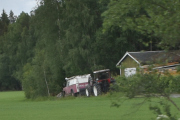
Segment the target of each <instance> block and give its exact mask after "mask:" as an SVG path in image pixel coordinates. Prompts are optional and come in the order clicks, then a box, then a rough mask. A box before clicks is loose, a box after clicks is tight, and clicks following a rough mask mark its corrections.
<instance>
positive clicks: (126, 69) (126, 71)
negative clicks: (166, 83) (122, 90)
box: [124, 68, 136, 77]
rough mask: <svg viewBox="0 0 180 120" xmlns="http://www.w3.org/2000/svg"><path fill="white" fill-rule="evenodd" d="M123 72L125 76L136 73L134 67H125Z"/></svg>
mask: <svg viewBox="0 0 180 120" xmlns="http://www.w3.org/2000/svg"><path fill="white" fill-rule="evenodd" d="M124 73H125V76H126V77H129V76H132V75H134V74H136V68H125V69H124Z"/></svg>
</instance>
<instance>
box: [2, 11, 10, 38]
mask: <svg viewBox="0 0 180 120" xmlns="http://www.w3.org/2000/svg"><path fill="white" fill-rule="evenodd" d="M0 25H1V27H0V36H1V35H3V34H4V33H5V32H7V28H8V25H9V19H8V15H7V14H6V12H5V10H4V9H3V13H2V14H1V19H0Z"/></svg>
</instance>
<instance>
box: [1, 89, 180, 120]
mask: <svg viewBox="0 0 180 120" xmlns="http://www.w3.org/2000/svg"><path fill="white" fill-rule="evenodd" d="M112 99H113V98H110V97H109V96H108V95H103V96H101V97H90V98H86V97H77V98H65V99H51V100H46V101H41V100H40V99H39V100H36V101H31V100H27V99H26V98H25V97H24V92H22V91H20V92H0V120H150V119H151V118H153V119H154V118H155V114H153V113H152V111H150V110H149V108H148V106H149V103H145V104H143V105H137V103H140V102H142V101H143V98H135V99H131V100H125V101H124V102H123V103H122V105H121V106H120V107H119V108H116V107H111V103H112ZM123 99H124V98H122V99H121V100H123ZM174 100H175V102H176V103H177V104H178V105H179V106H180V98H176V99H174ZM154 101H157V100H156V99H154ZM172 109H173V112H174V113H176V112H177V110H175V108H173V107H172ZM177 115H178V114H177ZM178 117H179V118H180V116H178Z"/></svg>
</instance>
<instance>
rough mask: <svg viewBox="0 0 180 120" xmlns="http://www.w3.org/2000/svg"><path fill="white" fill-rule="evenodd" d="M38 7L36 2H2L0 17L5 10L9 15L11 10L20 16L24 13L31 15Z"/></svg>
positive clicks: (21, 0) (6, 0)
mask: <svg viewBox="0 0 180 120" xmlns="http://www.w3.org/2000/svg"><path fill="white" fill-rule="evenodd" d="M35 7H36V0H0V15H1V14H2V11H3V9H4V10H5V11H6V14H8V15H9V12H10V10H12V11H13V13H14V15H17V16H19V15H20V13H21V12H22V11H24V12H25V13H28V14H29V13H30V11H31V10H33V9H34V8H35Z"/></svg>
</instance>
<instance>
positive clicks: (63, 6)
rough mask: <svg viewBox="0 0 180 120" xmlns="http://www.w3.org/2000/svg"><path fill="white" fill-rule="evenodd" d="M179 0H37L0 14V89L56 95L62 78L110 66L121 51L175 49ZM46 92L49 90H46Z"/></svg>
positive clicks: (33, 94) (177, 42)
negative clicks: (24, 9) (32, 6)
mask: <svg viewBox="0 0 180 120" xmlns="http://www.w3.org/2000/svg"><path fill="white" fill-rule="evenodd" d="M179 4H180V2H179V1H178V0H171V1H161V0H151V1H146V0H129V1H126V0H83V1H82V0H40V3H39V4H38V6H37V8H36V9H34V10H33V11H32V12H31V14H30V15H29V14H27V13H24V12H22V13H21V14H20V15H19V16H18V17H17V19H15V16H14V14H13V11H11V12H10V14H9V15H7V13H6V12H5V10H3V11H2V14H1V16H0V90H1V91H2V90H21V89H23V90H24V91H25V95H26V97H27V98H36V97H38V96H48V95H56V94H57V93H59V92H60V91H61V89H62V84H63V82H64V78H65V77H70V76H74V75H81V74H87V73H91V72H92V71H93V70H98V69H105V68H109V69H111V70H112V71H113V72H114V73H116V72H117V70H118V69H117V68H116V67H115V65H116V63H117V62H118V60H119V59H120V58H121V57H122V56H123V55H124V53H125V52H126V51H141V50H164V49H166V50H174V49H179V42H180V41H179V28H180V27H179V25H180V24H179V23H180V22H179V16H180V14H179V13H180V12H179V11H180V8H179V7H178V6H179ZM48 91H49V93H48Z"/></svg>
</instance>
